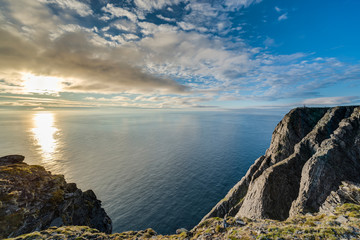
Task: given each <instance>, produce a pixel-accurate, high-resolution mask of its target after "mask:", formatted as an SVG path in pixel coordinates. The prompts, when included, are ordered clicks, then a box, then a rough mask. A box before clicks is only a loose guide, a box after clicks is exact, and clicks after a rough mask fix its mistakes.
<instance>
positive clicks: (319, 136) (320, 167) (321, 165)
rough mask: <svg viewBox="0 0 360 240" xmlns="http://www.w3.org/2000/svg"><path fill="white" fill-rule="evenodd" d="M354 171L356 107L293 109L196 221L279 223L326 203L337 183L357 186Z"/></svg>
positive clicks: (358, 133) (359, 120)
mask: <svg viewBox="0 0 360 240" xmlns="http://www.w3.org/2000/svg"><path fill="white" fill-rule="evenodd" d="M359 173H360V107H355V106H348V107H335V108H296V109H293V110H291V111H290V112H289V113H288V114H287V115H286V116H285V117H284V118H283V119H282V121H281V122H280V123H279V124H278V125H277V127H276V128H275V131H274V133H273V136H272V141H271V145H270V147H269V149H268V150H267V151H266V153H265V155H264V156H261V157H260V158H259V159H257V160H256V161H255V163H254V164H253V165H252V166H251V167H250V169H249V170H248V172H247V173H246V175H245V176H244V177H243V178H242V179H241V181H240V182H239V183H238V184H236V185H235V186H234V187H233V188H232V189H231V190H230V191H229V193H228V194H227V195H226V197H225V198H224V199H223V200H221V201H220V202H219V203H218V204H217V205H216V206H215V207H214V208H213V209H212V210H211V211H210V213H208V214H207V215H206V216H205V217H204V218H203V220H202V222H203V221H204V220H206V219H208V218H210V217H224V216H226V215H227V216H236V217H247V218H251V219H265V218H267V219H275V220H285V219H287V218H288V217H289V216H295V215H297V214H306V213H315V212H318V211H319V210H320V208H321V207H322V206H323V208H325V206H326V202H327V203H328V205H329V204H330V203H331V200H330V199H328V198H329V196H330V195H331V194H332V193H334V192H337V191H339V188H340V186H341V185H342V184H343V181H350V182H353V183H355V184H357V183H360V174H359ZM345 195H346V194H345ZM341 196H344V194H343V195H341V194H337V197H338V198H341ZM332 202H333V203H335V201H332ZM338 202H339V203H340V202H346V201H345V200H344V201H343V200H338ZM334 207H336V206H335V205H334V206H333V208H334ZM327 208H329V206H327Z"/></svg>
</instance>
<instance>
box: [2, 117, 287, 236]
mask: <svg viewBox="0 0 360 240" xmlns="http://www.w3.org/2000/svg"><path fill="white" fill-rule="evenodd" d="M281 118H282V116H281V115H258V114H257V115H249V114H243V113H239V112H235V111H218V112H176V111H172V112H165V111H133V112H126V113H120V112H117V113H110V112H90V111H66V112H65V111H53V112H46V111H42V112H35V111H34V112H32V111H26V112H5V111H1V112H0V126H1V128H0V134H1V138H2V140H1V141H0V155H1V156H3V155H7V154H22V155H25V157H26V158H25V162H27V163H29V164H39V165H43V166H44V167H46V168H47V169H48V170H50V171H51V172H52V173H57V174H64V175H65V178H66V180H67V181H68V182H75V183H77V185H78V187H79V188H81V189H82V190H87V189H93V190H94V192H95V193H96V195H97V197H98V198H99V199H100V200H101V201H102V203H103V207H104V208H105V210H106V212H107V213H108V214H109V215H110V217H111V219H112V220H113V231H114V232H121V231H126V230H140V229H145V228H148V227H151V228H153V229H154V230H155V231H157V232H158V233H162V234H168V233H173V232H175V230H176V229H178V228H182V227H184V228H187V229H191V228H192V227H193V226H194V225H196V224H197V223H198V222H199V221H200V220H201V218H202V217H203V216H204V215H205V214H206V213H207V212H208V211H209V210H210V209H211V208H212V207H213V206H214V205H215V204H216V203H217V202H218V201H219V200H220V199H222V198H223V197H224V196H225V194H226V193H227V192H228V190H229V189H230V188H231V187H232V186H233V185H234V184H235V183H236V182H237V181H239V180H240V179H241V177H242V176H243V175H244V174H245V173H246V171H247V169H248V167H249V166H250V165H251V164H252V163H253V162H254V160H255V159H256V158H258V157H259V156H260V155H262V154H264V152H265V150H266V149H267V147H268V146H269V143H270V140H271V134H272V132H273V130H274V127H275V126H276V124H277V123H278V122H279V121H280V120H281Z"/></svg>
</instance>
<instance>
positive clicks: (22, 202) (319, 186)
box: [0, 106, 360, 240]
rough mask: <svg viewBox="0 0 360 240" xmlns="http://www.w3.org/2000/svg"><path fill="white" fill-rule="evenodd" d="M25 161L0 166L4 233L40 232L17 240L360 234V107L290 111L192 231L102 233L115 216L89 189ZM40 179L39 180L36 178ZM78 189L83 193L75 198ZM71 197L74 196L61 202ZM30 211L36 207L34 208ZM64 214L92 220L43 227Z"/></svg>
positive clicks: (64, 219)
mask: <svg viewBox="0 0 360 240" xmlns="http://www.w3.org/2000/svg"><path fill="white" fill-rule="evenodd" d="M17 158H19V161H18V160H17ZM0 159H4V158H0ZM22 160H23V157H14V156H12V157H7V158H6V159H5V160H1V161H4V162H5V164H4V166H0V178H1V180H0V181H1V182H0V184H1V191H2V192H1V195H0V196H1V199H0V201H2V204H0V209H1V211H0V214H2V215H0V231H7V232H6V234H8V235H9V234H10V236H16V235H18V234H21V233H22V232H21V231H24V229H27V230H26V231H27V232H29V231H32V230H31V229H35V230H40V231H36V232H32V233H29V234H26V235H21V236H18V237H16V238H15V239H18V240H20V239H73V240H75V239H77V240H78V239H149V238H151V239H231V240H235V239H360V107H355V106H349V107H335V108H296V109H293V110H291V111H290V112H289V113H288V114H287V115H286V116H285V117H284V118H283V119H282V121H281V122H280V123H279V124H278V125H277V127H276V128H275V131H274V133H273V136H272V140H271V145H270V147H269V149H268V150H267V151H266V153H265V155H264V156H261V157H260V158H259V159H257V160H256V161H255V163H254V164H253V165H252V166H251V167H250V169H249V170H248V172H247V174H246V175H245V176H244V177H243V178H242V179H241V181H240V182H239V183H238V184H236V185H235V186H234V187H233V188H232V189H231V190H230V191H229V193H228V194H227V195H226V197H225V198H224V199H222V200H221V201H220V202H219V203H218V204H217V205H216V206H215V207H214V208H213V209H212V210H211V211H210V212H209V213H208V214H207V215H206V216H205V217H204V218H203V220H202V221H201V222H200V223H199V224H198V225H197V226H196V227H194V229H192V230H190V231H187V230H185V229H179V230H178V231H177V234H174V235H166V236H163V235H158V234H157V233H156V232H155V231H154V230H152V229H147V230H143V231H130V232H124V233H115V234H106V233H103V232H109V229H110V231H111V222H110V219H109V218H108V217H107V215H106V213H105V212H104V211H103V209H102V208H101V207H100V203H99V201H98V200H96V197H95V195H94V194H93V193H92V192H91V194H86V193H87V192H84V193H82V192H81V191H80V190H78V189H77V190H74V189H76V186H74V185H71V186H72V187H70V188H71V189H72V190H68V187H69V184H67V183H65V181H64V179H63V177H62V176H54V175H51V174H50V173H49V172H46V171H45V170H44V169H43V168H42V167H39V166H28V165H26V164H24V163H22ZM1 161H0V165H2V164H1ZM6 162H7V163H6ZM26 169H29V170H26ZM37 171H40V172H41V173H39V174H36V172H37ZM44 173H46V174H45V175H43V174H44ZM21 176H26V177H25V178H24V177H21ZM42 176H46V177H42ZM38 177H39V178H38ZM16 179H20V180H21V181H20V180H19V181H18V180H16ZM37 179H38V180H37ZM41 179H46V180H41ZM57 179H58V180H57ZM36 181H39V183H38V184H34V183H36ZM47 182H52V184H48V183H47ZM18 185H19V186H18ZM3 186H5V187H3ZM56 186H62V187H56ZM59 191H60V193H59V194H57V192H59ZM74 191H80V193H78V194H77V195H76V196H77V197H76V198H74V197H75V196H74V195H72V193H74ZM3 192H4V193H6V194H3ZM28 192H30V194H26V193H28ZM39 193H41V194H39ZM42 194H44V196H42ZM69 194H70V195H69ZM27 195H29V197H25V196H27ZM84 195H85V196H84ZM88 195H91V196H92V198H91V199H93V202H95V203H97V205H96V206H97V207H96V208H95V209H97V210H96V211H95V212H91V214H92V215H91V214H90V211H89V209H90V207H89V206H93V204H89V203H88V202H87V201H86V200H84V201H80V200H75V199H78V198H79V199H84V198H87V196H88ZM3 196H4V197H5V198H4V200H3ZM9 196H10V197H9ZM20 196H21V197H20ZM31 196H37V197H31ZM58 196H60V197H58ZM70 196H71V197H70ZM69 197H70V198H69ZM43 199H44V200H43ZM68 199H73V200H72V201H71V202H68V204H64V202H65V201H69V200H68ZM77 201H79V202H77ZM75 203H76V206H78V207H77V208H80V209H84V210H81V212H82V213H86V214H83V215H77V216H79V217H77V218H76V219H74V217H68V216H74V213H75V212H76V209H77V208H76V207H74V206H75V205H74V204H75ZM27 206H31V207H30V208H27ZM27 209H35V211H34V210H32V211H31V214H29V211H28V210H27ZM68 209H71V210H68ZM4 213H5V214H4ZM64 213H66V214H64ZM89 214H90V215H89ZM49 215H50V216H49ZM46 216H47V217H46ZM81 216H83V217H84V219H87V220H83V219H81ZM89 216H91V217H89ZM139 217H141V216H139ZM59 218H60V219H61V220H62V222H61V224H63V225H87V226H63V227H56V226H55V227H50V228H47V229H46V230H41V229H45V228H46V227H47V226H50V225H56V224H54V223H57V221H59V220H56V219H59ZM3 219H5V220H3ZM25 219H29V220H25ZM71 219H73V220H71ZM90 219H97V220H96V221H95V222H96V224H98V225H96V226H94V225H91V224H93V223H94V222H93V221H92V220H90ZM79 221H81V222H83V223H81V222H79ZM40 223H41V224H40ZM39 224H40V225H39ZM61 224H60V225H61ZM26 226H31V227H26ZM89 226H90V227H89ZM25 227H26V228H25ZM94 228H97V229H98V230H97V229H94ZM99 230H100V231H103V232H100V231H99ZM6 234H4V236H8V235H6Z"/></svg>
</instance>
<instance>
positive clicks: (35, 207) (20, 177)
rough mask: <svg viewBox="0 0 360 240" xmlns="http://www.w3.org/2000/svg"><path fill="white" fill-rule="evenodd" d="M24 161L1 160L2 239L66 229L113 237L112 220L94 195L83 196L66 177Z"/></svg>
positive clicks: (88, 193)
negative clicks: (88, 229) (81, 228)
mask: <svg viewBox="0 0 360 240" xmlns="http://www.w3.org/2000/svg"><path fill="white" fill-rule="evenodd" d="M23 160H24V157H23V156H20V155H11V156H5V157H1V158H0V239H2V238H5V237H15V236H18V235H20V234H24V233H30V232H33V231H40V230H44V229H47V228H48V227H50V226H56V227H60V226H63V225H86V226H90V227H92V228H95V229H98V230H99V231H102V232H105V233H111V230H112V225H111V220H110V218H109V217H108V216H107V214H106V212H105V211H104V209H103V208H101V202H100V201H99V200H97V198H96V196H95V194H94V192H93V191H91V190H88V191H86V192H82V191H81V190H80V189H78V188H77V187H76V184H75V183H66V181H65V179H64V176H62V175H52V174H51V173H50V172H48V171H46V170H45V169H44V168H43V167H41V166H37V165H28V164H26V163H24V162H23Z"/></svg>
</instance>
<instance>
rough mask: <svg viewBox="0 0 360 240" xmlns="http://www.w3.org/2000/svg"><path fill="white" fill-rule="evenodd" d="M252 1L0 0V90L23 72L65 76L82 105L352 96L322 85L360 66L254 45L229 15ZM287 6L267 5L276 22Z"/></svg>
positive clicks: (267, 43)
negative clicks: (328, 93)
mask: <svg viewBox="0 0 360 240" xmlns="http://www.w3.org/2000/svg"><path fill="white" fill-rule="evenodd" d="M99 4H100V2H99ZM254 4H261V1H260V0H222V1H211V2H209V1H188V0H157V1H144V0H132V1H126V2H120V3H107V2H106V3H103V2H102V5H101V6H100V7H98V9H92V8H91V6H92V5H91V2H90V1H75V0H39V1H26V0H16V1H13V0H4V1H3V4H2V5H1V6H0V24H1V25H0V93H3V94H5V93H12V94H16V93H21V92H22V93H23V89H24V86H23V79H22V76H23V73H24V72H25V73H26V72H28V73H31V74H33V75H35V76H54V77H59V78H61V79H63V81H62V90H61V91H62V92H72V93H84V94H90V95H89V96H87V97H81V101H85V102H86V104H87V105H86V106H89V105H91V101H93V102H94V104H95V105H109V106H110V105H120V106H125V105H126V106H137V107H139V106H142V107H144V106H147V107H149V106H154V107H168V106H173V107H174V106H175V107H176V106H178V107H180V106H181V107H184V106H186V107H200V106H209V105H212V104H210V102H231V101H239V102H241V101H259V102H264V101H277V100H281V99H303V98H308V99H307V100H304V103H305V101H308V102H307V103H306V104H311V101H312V99H317V100H323V102H326V101H328V102H331V101H330V100H334V101H335V100H337V102H341V101H343V102H344V103H346V101H355V98H349V97H339V98H338V99H335V98H332V99H328V98H322V97H323V96H322V95H321V93H320V89H323V88H326V87H329V86H333V85H336V84H337V83H339V82H342V83H347V82H349V83H351V82H353V81H356V80H358V79H359V76H360V64H354V63H353V64H349V63H344V62H341V61H340V60H338V59H335V58H331V57H323V58H319V57H315V55H314V53H301V52H298V53H292V54H275V53H271V52H269V51H268V49H270V48H272V47H276V46H278V45H279V44H278V42H277V41H276V44H275V39H274V38H271V37H269V36H259V37H258V39H260V40H259V42H261V44H262V45H261V46H252V45H251V44H250V43H249V41H246V39H245V38H244V37H243V36H244V35H245V30H244V29H246V24H242V23H239V22H235V21H234V18H235V16H241V14H242V11H244V9H245V8H250V7H251V6H252V5H254ZM25 9H26V10H25ZM274 9H275V11H274ZM284 9H286V8H284ZM284 9H283V8H280V7H278V6H273V7H272V8H271V11H272V12H273V14H274V16H275V17H274V19H275V21H276V18H278V20H279V21H282V20H285V19H287V14H288V13H287V12H286V10H284ZM279 15H280V16H279ZM278 16H279V17H278ZM82 19H86V21H82ZM286 22H287V21H286ZM281 24H285V22H284V23H281ZM234 33H237V34H234ZM261 39H263V40H261ZM95 93H96V94H103V95H102V96H101V97H99V96H96V97H95V96H93V95H91V94H95ZM139 94H140V96H139ZM114 95H116V96H114ZM59 96H60V95H59ZM79 98H80V97H79ZM346 99H347V100H346ZM19 101H21V102H22V103H25V102H30V100H28V99H27V100H26V101H25V100H23V99H22V100H19ZM35 102H36V101H35ZM298 102H301V101H298ZM42 104H44V102H43V101H42ZM67 104H70V103H67Z"/></svg>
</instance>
